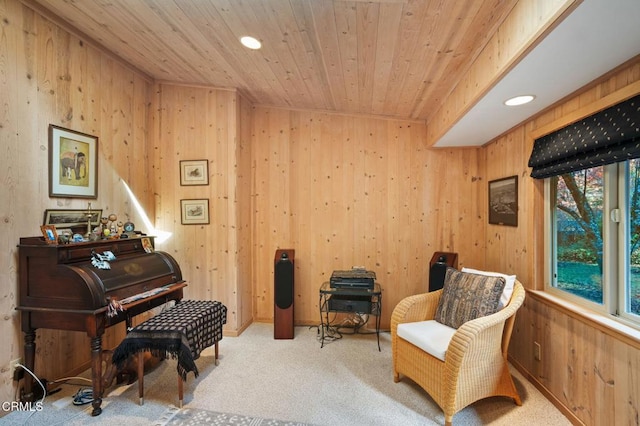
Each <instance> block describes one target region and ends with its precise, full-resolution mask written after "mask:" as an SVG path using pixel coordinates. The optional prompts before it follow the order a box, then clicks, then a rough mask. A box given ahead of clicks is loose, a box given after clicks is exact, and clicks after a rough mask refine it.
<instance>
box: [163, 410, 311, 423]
mask: <svg viewBox="0 0 640 426" xmlns="http://www.w3.org/2000/svg"><path fill="white" fill-rule="evenodd" d="M196 425H215V426H311V425H308V424H307V423H299V422H292V421H284V420H275V419H263V418H261V417H252V416H243V415H241V414H229V413H218V412H215V411H207V410H201V409H199V408H182V409H180V408H177V407H170V408H169V409H168V410H167V411H166V412H165V413H164V414H163V416H162V417H161V418H160V419H159V420H158V421H157V422H156V423H155V424H154V426H196Z"/></svg>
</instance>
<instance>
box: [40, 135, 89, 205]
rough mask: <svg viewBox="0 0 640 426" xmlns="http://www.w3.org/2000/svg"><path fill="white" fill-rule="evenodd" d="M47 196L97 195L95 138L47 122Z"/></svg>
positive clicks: (84, 196) (83, 196)
mask: <svg viewBox="0 0 640 426" xmlns="http://www.w3.org/2000/svg"><path fill="white" fill-rule="evenodd" d="M49 197H75V198H98V138H97V137H96V136H91V135H87V134H86V133H80V132H76V131H73V130H69V129H64V128H62V127H58V126H54V125H53V124H50V125H49Z"/></svg>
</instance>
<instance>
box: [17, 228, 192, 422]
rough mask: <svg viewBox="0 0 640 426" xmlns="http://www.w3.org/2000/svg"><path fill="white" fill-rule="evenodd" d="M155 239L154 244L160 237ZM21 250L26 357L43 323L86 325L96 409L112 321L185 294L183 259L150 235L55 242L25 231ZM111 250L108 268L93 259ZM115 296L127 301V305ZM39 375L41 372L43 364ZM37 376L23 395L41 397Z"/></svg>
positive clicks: (31, 359)
mask: <svg viewBox="0 0 640 426" xmlns="http://www.w3.org/2000/svg"><path fill="white" fill-rule="evenodd" d="M145 238H148V239H149V240H148V242H149V243H150V245H151V247H153V237H145ZM18 250H19V269H20V271H19V276H20V278H19V280H20V296H19V297H20V298H19V302H18V303H19V304H18V307H17V309H18V310H19V311H21V324H22V331H23V332H24V333H25V335H24V361H25V366H26V367H27V368H29V369H30V370H31V371H35V370H34V363H35V350H36V345H35V340H36V329H38V328H48V329H56V330H73V331H84V332H86V333H87V335H88V336H89V337H90V339H91V348H90V350H91V370H92V373H91V378H92V386H93V402H92V405H93V411H92V415H93V416H97V415H99V414H100V413H101V412H102V409H101V407H100V406H101V404H102V394H103V391H104V389H103V383H102V335H103V334H104V331H105V329H106V328H107V327H110V326H112V325H115V324H118V323H120V322H123V321H125V322H126V325H127V327H131V320H132V318H133V317H134V316H136V315H139V314H141V313H143V312H145V311H148V310H150V309H153V308H155V307H157V306H159V305H162V304H164V303H167V302H169V301H172V300H174V301H179V300H181V299H182V297H183V288H184V287H185V286H186V285H187V284H186V283H185V282H184V280H183V279H182V273H181V271H180V266H179V265H178V264H177V262H176V261H175V260H174V259H173V258H172V257H171V256H170V255H169V254H167V253H164V252H161V251H153V250H152V251H150V252H148V251H147V250H148V248H147V249H145V244H143V238H126V239H114V240H100V241H95V242H83V243H75V244H66V245H48V244H46V243H45V241H44V239H43V238H42V237H28V238H21V239H20V244H19V245H18ZM105 252H111V253H113V255H114V256H115V259H113V260H111V261H108V269H98V268H97V267H96V266H94V264H93V263H92V259H93V258H95V257H96V255H98V254H100V255H102V254H104V253H105ZM112 301H124V302H126V303H122V304H121V307H122V309H121V310H115V311H114V310H113V309H110V304H111V302H112ZM36 375H37V372H36ZM33 386H34V385H33V380H32V378H31V377H30V376H29V375H26V376H25V384H24V392H23V395H22V399H23V400H25V401H33V400H34V389H33Z"/></svg>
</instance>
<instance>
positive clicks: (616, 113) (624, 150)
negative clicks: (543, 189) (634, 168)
mask: <svg viewBox="0 0 640 426" xmlns="http://www.w3.org/2000/svg"><path fill="white" fill-rule="evenodd" d="M638 157H640V95H638V96H636V97H634V98H631V99H629V100H627V101H625V102H622V103H620V104H617V105H614V106H612V107H610V108H607V109H606V110H604V111H601V112H599V113H597V114H594V115H592V116H590V117H587V118H585V119H583V120H580V121H578V122H576V123H573V124H571V125H570V126H567V127H565V128H564V129H561V130H558V131H556V132H553V133H550V134H548V135H546V136H543V137H541V138H539V139H536V141H535V143H534V145H533V152H532V153H531V157H530V158H529V167H533V171H532V172H531V177H534V178H537V179H543V178H547V177H551V176H558V175H561V174H564V173H569V172H575V171H577V170H583V169H588V168H590V167H595V166H600V165H604V164H611V163H617V162H620V161H625V160H629V159H632V158H638Z"/></svg>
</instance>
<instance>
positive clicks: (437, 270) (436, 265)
mask: <svg viewBox="0 0 640 426" xmlns="http://www.w3.org/2000/svg"><path fill="white" fill-rule="evenodd" d="M448 266H450V267H452V268H456V269H458V253H447V252H444V251H437V252H435V253H433V256H432V257H431V262H429V291H434V290H440V289H441V288H442V287H443V286H444V276H445V274H446V272H447V267H448Z"/></svg>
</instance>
